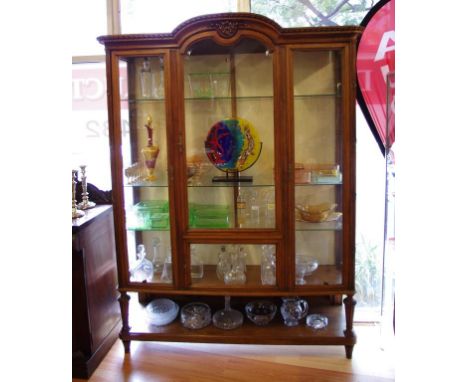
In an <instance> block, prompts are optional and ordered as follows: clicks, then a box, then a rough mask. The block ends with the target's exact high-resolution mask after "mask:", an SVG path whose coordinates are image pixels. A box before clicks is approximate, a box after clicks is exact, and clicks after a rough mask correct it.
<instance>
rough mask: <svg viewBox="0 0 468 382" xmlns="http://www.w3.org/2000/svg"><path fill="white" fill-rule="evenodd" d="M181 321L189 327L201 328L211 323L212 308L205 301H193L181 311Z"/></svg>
mask: <svg viewBox="0 0 468 382" xmlns="http://www.w3.org/2000/svg"><path fill="white" fill-rule="evenodd" d="M180 322H181V323H182V325H183V326H184V327H186V328H188V329H201V328H204V327H205V326H208V325H209V324H210V323H211V309H210V307H209V306H208V305H207V304H204V303H203V302H191V303H189V304H187V305H184V306H183V307H182V309H181V311H180Z"/></svg>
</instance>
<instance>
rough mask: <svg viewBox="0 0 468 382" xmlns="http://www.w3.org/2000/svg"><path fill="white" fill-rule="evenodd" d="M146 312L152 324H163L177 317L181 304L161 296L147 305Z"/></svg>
mask: <svg viewBox="0 0 468 382" xmlns="http://www.w3.org/2000/svg"><path fill="white" fill-rule="evenodd" d="M146 313H147V315H148V321H149V323H150V324H151V325H156V326H163V325H167V324H170V323H171V322H172V321H174V320H175V319H176V317H177V315H178V314H179V305H177V304H176V303H175V302H174V301H172V300H169V299H168V298H159V299H156V300H153V301H151V302H150V303H149V304H148V305H147V306H146Z"/></svg>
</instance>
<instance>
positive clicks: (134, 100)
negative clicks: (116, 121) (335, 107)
mask: <svg viewBox="0 0 468 382" xmlns="http://www.w3.org/2000/svg"><path fill="white" fill-rule="evenodd" d="M317 97H341V95H340V94H337V93H320V94H297V95H294V98H297V99H308V98H317ZM232 99H236V100H250V101H252V100H255V99H258V100H261V99H273V95H257V96H242V97H187V98H184V100H185V101H213V100H221V101H222V100H226V101H230V100H232ZM165 100H166V99H165V98H122V99H121V101H122V102H129V103H130V104H134V103H138V104H139V103H151V102H164V101H165Z"/></svg>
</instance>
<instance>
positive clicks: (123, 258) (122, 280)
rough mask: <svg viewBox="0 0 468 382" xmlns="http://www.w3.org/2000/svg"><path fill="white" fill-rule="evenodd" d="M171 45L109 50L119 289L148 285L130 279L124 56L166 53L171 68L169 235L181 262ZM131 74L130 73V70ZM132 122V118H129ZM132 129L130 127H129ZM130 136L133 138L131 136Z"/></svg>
mask: <svg viewBox="0 0 468 382" xmlns="http://www.w3.org/2000/svg"><path fill="white" fill-rule="evenodd" d="M170 53H171V52H170V50H169V49H162V48H158V49H154V48H149V49H138V50H136V49H132V50H120V49H119V50H115V51H111V52H110V54H107V63H106V64H107V65H106V67H107V82H108V84H110V85H111V88H110V89H109V88H108V89H107V93H108V108H109V110H110V113H109V117H110V118H111V120H109V141H110V152H111V173H112V190H113V191H112V197H113V204H114V223H115V227H116V244H117V245H116V247H117V251H118V253H117V254H118V256H117V261H118V265H119V267H118V268H119V289H120V290H137V289H139V288H140V289H145V283H140V282H133V281H130V275H129V262H128V249H127V248H128V247H127V244H128V243H127V229H126V220H125V201H124V190H125V188H124V180H123V170H124V168H123V158H122V151H121V148H122V124H121V117H122V112H121V98H120V90H121V88H120V85H121V84H120V68H119V61H120V60H125V59H135V58H143V57H148V56H163V57H164V63H165V68H170V69H169V70H165V72H164V94H165V114H166V131H165V134H166V142H167V166H168V168H167V171H168V186H167V187H168V199H169V200H168V201H169V218H170V235H171V248H172V261H173V264H174V269H179V268H180V266H179V265H178V264H179V263H180V260H179V256H178V255H177V254H178V253H179V250H178V245H179V244H178V240H177V237H178V232H177V224H176V222H177V210H178V207H177V201H176V187H175V174H176V171H175V168H174V167H175V162H176V158H175V157H176V154H175V152H176V147H174V146H175V138H174V136H175V133H176V132H175V130H174V117H173V116H174V114H176V113H174V112H173V98H174V94H173V93H174V91H173V90H172V88H171V83H172V82H173V81H174V73H173V67H174V64H173V63H172V59H173V58H172V55H171V54H170ZM127 70H129V69H127ZM129 76H130V73H129ZM111 94H117V95H119V97H114V99H113V98H112V96H111ZM129 123H130V124H131V121H129ZM130 129H131V127H130ZM130 139H131V138H130ZM181 281H182V280H181V279H180V277H179V276H178V274H176V273H174V274H173V284H171V285H163V284H157V287H158V289H162V290H164V289H177V288H179V287H180V285H181Z"/></svg>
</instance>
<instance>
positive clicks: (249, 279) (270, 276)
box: [190, 244, 276, 288]
mask: <svg viewBox="0 0 468 382" xmlns="http://www.w3.org/2000/svg"><path fill="white" fill-rule="evenodd" d="M190 267H191V269H190V277H191V284H192V287H193V288H211V287H218V288H220V287H222V288H236V287H237V288H238V287H247V288H258V287H268V286H270V287H271V286H276V246H275V245H274V244H261V245H260V244H191V245H190Z"/></svg>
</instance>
